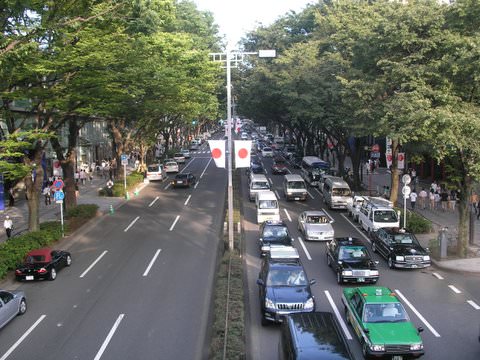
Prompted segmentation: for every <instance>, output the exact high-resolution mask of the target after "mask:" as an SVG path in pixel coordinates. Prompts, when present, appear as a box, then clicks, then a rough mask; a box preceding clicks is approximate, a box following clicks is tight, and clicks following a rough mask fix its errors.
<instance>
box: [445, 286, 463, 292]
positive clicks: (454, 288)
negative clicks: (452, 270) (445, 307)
mask: <svg viewBox="0 0 480 360" xmlns="http://www.w3.org/2000/svg"><path fill="white" fill-rule="evenodd" d="M448 287H449V288H450V290H452V291H453V292H454V293H455V294H461V293H462V292H461V291H460V290H458V289H457V288H456V287H455V286H453V285H448Z"/></svg>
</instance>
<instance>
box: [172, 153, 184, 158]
mask: <svg viewBox="0 0 480 360" xmlns="http://www.w3.org/2000/svg"><path fill="white" fill-rule="evenodd" d="M174 157H183V154H181V153H178V154H175V155H174Z"/></svg>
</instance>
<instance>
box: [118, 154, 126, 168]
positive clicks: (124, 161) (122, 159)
mask: <svg viewBox="0 0 480 360" xmlns="http://www.w3.org/2000/svg"><path fill="white" fill-rule="evenodd" d="M120 159H121V161H122V165H124V166H126V165H128V156H127V154H122V155H120Z"/></svg>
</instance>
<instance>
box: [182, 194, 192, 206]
mask: <svg viewBox="0 0 480 360" xmlns="http://www.w3.org/2000/svg"><path fill="white" fill-rule="evenodd" d="M191 197H192V195H188V198H187V200H185V202H184V203H183V205H187V204H188V201H189V200H190V198H191Z"/></svg>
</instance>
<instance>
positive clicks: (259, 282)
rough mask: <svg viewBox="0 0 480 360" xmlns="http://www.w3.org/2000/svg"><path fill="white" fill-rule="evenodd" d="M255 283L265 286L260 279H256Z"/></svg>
mask: <svg viewBox="0 0 480 360" xmlns="http://www.w3.org/2000/svg"><path fill="white" fill-rule="evenodd" d="M257 285H260V286H265V282H264V281H263V280H262V279H257Z"/></svg>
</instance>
